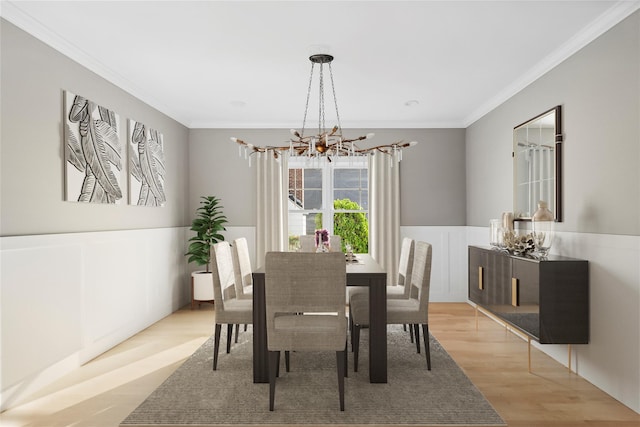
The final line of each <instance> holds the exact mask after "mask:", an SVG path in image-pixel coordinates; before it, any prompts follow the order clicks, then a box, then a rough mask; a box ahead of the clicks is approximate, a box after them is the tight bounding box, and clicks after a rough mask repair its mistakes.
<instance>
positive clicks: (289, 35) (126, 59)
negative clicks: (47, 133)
mask: <svg viewBox="0 0 640 427" xmlns="http://www.w3.org/2000/svg"><path fill="white" fill-rule="evenodd" d="M639 3H640V2H638V1H446V2H445V1H280V2H275V1H150V0H147V1H115V2H107V1H104V2H101V1H69V2H60V1H3V2H2V6H1V13H2V16H3V17H4V18H5V19H7V20H9V21H11V22H13V23H14V24H16V25H17V26H19V27H21V28H23V29H24V30H26V31H28V32H29V33H31V34H33V35H34V36H36V37H38V38H40V39H41V40H43V41H45V42H46V43H48V44H50V45H51V46H53V47H54V48H56V49H57V50H59V51H60V52H62V53H64V54H65V55H67V56H69V57H71V58H72V59H74V60H76V61H78V62H79V63H81V64H82V65H84V66H86V67H87V68H89V69H90V70H92V71H94V72H96V73H97V74H99V75H101V76H102V77H104V78H105V79H107V80H109V81H111V82H113V83H115V84H116V85H118V86H120V87H121V88H123V89H124V90H126V91H128V92H129V93H131V94H133V95H134V96H136V97H138V98H140V99H141V100H143V101H144V102H146V103H148V104H149V105H151V106H153V107H155V108H157V109H158V110H160V111H162V112H163V113H165V114H167V115H168V116H170V117H172V118H173V119H175V120H177V121H179V122H180V123H182V124H184V125H186V126H188V127H191V128H199V127H218V128H235V127H238V128H262V127H266V128H281V127H284V128H289V127H296V128H299V127H300V126H301V124H302V119H303V115H304V108H305V100H306V93H307V87H308V85H309V73H310V69H311V62H310V61H309V60H308V57H309V56H310V55H311V54H314V53H330V54H332V55H333V56H334V57H335V60H334V61H333V63H332V69H333V76H334V82H335V92H336V95H337V103H338V108H339V113H340V118H341V122H342V123H341V124H342V126H343V127H345V128H358V127H374V128H394V127H397V128H412V127H467V126H469V125H470V124H471V123H473V122H474V121H475V120H477V119H478V118H480V117H482V116H483V115H484V114H486V113H487V112H489V111H491V110H492V109H493V108H495V107H496V106H498V105H499V104H500V103H501V102H503V101H505V100H506V99H508V98H509V97H510V96H512V95H513V94H514V93H516V92H517V91H519V90H521V89H522V88H524V87H525V86H526V85H527V84H529V83H531V82H532V81H534V80H535V79H536V78H538V77H540V76H541V75H542V74H544V73H545V72H546V71H548V70H550V69H551V68H552V67H554V66H555V65H557V64H558V63H560V62H561V61H562V60H564V59H565V58H567V57H568V56H570V55H571V54H573V53H575V52H576V51H577V50H578V49H580V48H581V47H583V46H584V45H586V44H587V43H589V42H590V41H592V40H593V39H594V38H596V37H598V36H599V35H601V34H602V33H603V32H604V31H606V30H607V29H609V28H611V27H612V26H613V25H615V24H616V23H618V22H619V21H620V20H622V19H623V18H624V17H626V16H628V15H629V14H631V13H632V12H633V11H634V10H637V9H638V8H639V7H640V6H639ZM325 83H327V81H326V80H325ZM315 84H316V83H314V93H315V92H317V86H315ZM87 96H90V95H87ZM325 97H326V105H327V108H326V116H327V117H326V120H327V126H331V125H332V124H333V122H334V121H335V111H334V108H333V98H332V96H331V93H330V92H326V93H325ZM96 101H98V102H99V100H96ZM414 101H417V102H414ZM407 104H409V105H407ZM317 110H318V107H317V101H315V102H314V100H313V99H312V101H311V103H310V107H309V119H308V121H307V123H308V126H316V125H317V121H318V115H317ZM309 124H310V125H309Z"/></svg>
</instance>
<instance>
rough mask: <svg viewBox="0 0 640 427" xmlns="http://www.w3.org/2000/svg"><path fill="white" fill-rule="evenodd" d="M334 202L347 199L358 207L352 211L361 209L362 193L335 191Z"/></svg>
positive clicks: (358, 191) (357, 191) (356, 191)
mask: <svg viewBox="0 0 640 427" xmlns="http://www.w3.org/2000/svg"><path fill="white" fill-rule="evenodd" d="M333 197H334V200H343V199H348V200H351V201H352V202H355V203H357V204H358V207H353V208H352V209H363V206H362V191H360V190H336V191H334V192H333Z"/></svg>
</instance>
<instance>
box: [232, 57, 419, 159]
mask: <svg viewBox="0 0 640 427" xmlns="http://www.w3.org/2000/svg"><path fill="white" fill-rule="evenodd" d="M309 60H310V61H311V73H310V76H309V87H308V89H307V101H306V104H305V108H304V117H303V120H302V128H301V130H300V132H298V131H297V130H295V129H291V135H292V138H291V139H290V140H289V146H264V147H261V146H256V145H253V144H251V143H248V142H245V141H243V140H241V139H239V138H236V137H232V138H231V140H232V141H233V142H236V143H238V144H239V145H240V147H239V150H240V155H241V156H242V154H243V152H242V150H243V148H244V157H245V158H249V164H251V157H250V156H251V155H252V154H256V153H258V155H260V153H271V154H273V156H274V157H275V158H276V159H278V157H279V155H280V154H281V153H282V152H285V151H288V152H289V155H291V156H301V157H304V156H307V157H314V158H318V157H324V158H326V159H327V160H328V161H329V162H331V157H332V156H335V157H340V156H346V157H355V156H364V155H368V154H375V152H377V151H378V152H381V153H385V154H398V156H397V159H398V161H400V160H402V149H403V148H407V147H411V146H413V145H415V144H416V142H415V141H411V142H403V141H399V142H394V143H392V144H386V145H377V146H375V147H369V148H359V147H358V146H357V145H356V144H355V142H357V141H362V140H365V139H371V138H373V137H374V135H375V134H373V133H368V134H366V135H363V136H359V137H357V138H352V139H349V138H344V137H343V135H342V125H341V123H340V113H339V111H338V101H337V98H336V89H335V85H334V82H333V70H332V69H331V61H333V56H332V55H328V54H316V55H311V56H310V57H309ZM316 64H319V65H320V66H319V68H320V70H319V73H318V74H319V80H320V82H319V93H318V133H317V135H310V136H307V135H305V128H306V124H307V114H308V112H309V100H310V98H311V88H312V86H313V73H314V70H315V66H316ZM325 64H326V65H327V67H328V68H329V78H330V80H331V91H332V94H333V102H334V105H335V109H336V121H337V124H336V125H335V126H334V127H333V128H331V130H327V128H326V126H325V108H324V104H325V96H324V65H325Z"/></svg>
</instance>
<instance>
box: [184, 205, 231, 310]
mask: <svg viewBox="0 0 640 427" xmlns="http://www.w3.org/2000/svg"><path fill="white" fill-rule="evenodd" d="M201 199H202V200H201V201H200V207H199V208H198V209H197V210H196V218H195V219H194V220H193V222H192V223H191V231H194V232H195V233H196V235H195V236H193V237H192V238H190V239H189V242H190V243H189V249H188V250H187V253H186V254H185V255H188V256H189V259H188V262H190V263H191V262H194V263H196V264H197V265H204V266H206V267H205V270H204V271H194V272H193V273H191V308H193V307H194V305H195V303H196V302H197V301H198V302H199V301H206V302H211V303H213V281H212V280H213V279H212V278H211V253H210V250H211V246H212V245H214V244H215V243H217V242H220V241H223V240H224V236H223V235H222V234H220V232H221V231H223V230H226V228H224V225H225V224H226V223H227V217H226V216H224V214H223V213H222V208H223V206H222V205H221V204H220V199H218V198H217V197H214V196H202V197H201Z"/></svg>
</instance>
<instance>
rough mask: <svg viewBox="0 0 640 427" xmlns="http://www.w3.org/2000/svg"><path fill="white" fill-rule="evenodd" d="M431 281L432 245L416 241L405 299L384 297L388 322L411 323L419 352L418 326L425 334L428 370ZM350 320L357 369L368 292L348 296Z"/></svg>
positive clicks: (367, 313)
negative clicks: (409, 285) (410, 288)
mask: <svg viewBox="0 0 640 427" xmlns="http://www.w3.org/2000/svg"><path fill="white" fill-rule="evenodd" d="M430 285H431V245H430V244H429V243H426V242H417V243H416V244H415V252H414V257H413V268H412V274H411V287H412V288H415V291H414V289H412V290H411V291H410V297H409V298H407V299H387V324H389V325H393V324H400V325H406V324H408V325H412V326H413V328H414V333H415V340H416V347H417V352H418V353H420V332H419V331H420V329H419V325H422V332H423V335H424V347H425V353H426V359H427V369H428V370H431V351H430V349H429V288H430ZM349 322H350V324H351V325H350V326H351V332H352V335H351V345H352V348H353V369H354V371H355V372H357V371H358V354H359V347H360V329H361V328H362V327H365V326H368V325H369V298H368V295H367V294H356V295H353V296H352V297H351V298H350V300H349Z"/></svg>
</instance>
